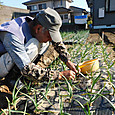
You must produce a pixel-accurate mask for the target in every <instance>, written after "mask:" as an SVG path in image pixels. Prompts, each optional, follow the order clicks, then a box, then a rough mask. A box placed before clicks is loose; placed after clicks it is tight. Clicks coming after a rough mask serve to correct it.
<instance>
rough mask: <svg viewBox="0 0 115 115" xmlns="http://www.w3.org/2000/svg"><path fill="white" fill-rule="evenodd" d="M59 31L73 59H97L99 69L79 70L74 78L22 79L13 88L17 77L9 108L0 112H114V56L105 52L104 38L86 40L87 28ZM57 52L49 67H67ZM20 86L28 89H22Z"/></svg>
mask: <svg viewBox="0 0 115 115" xmlns="http://www.w3.org/2000/svg"><path fill="white" fill-rule="evenodd" d="M61 35H62V37H63V41H64V44H65V45H66V47H67V50H68V52H69V53H70V55H71V61H72V62H74V63H76V64H78V65H79V64H81V63H83V62H84V61H88V60H92V59H98V61H99V69H98V70H96V71H95V72H90V73H88V72H87V74H82V73H81V72H79V75H76V78H75V80H74V81H73V80H67V79H65V81H58V80H56V81H52V80H49V81H41V82H39V83H31V82H30V83H29V84H27V83H26V82H24V83H25V85H22V87H20V88H18V89H16V87H17V85H18V81H17V83H16V84H15V87H14V90H13V93H12V100H9V99H8V98H7V101H8V108H6V109H2V111H1V114H3V115H4V114H5V115H7V114H9V115H26V114H30V115H37V114H39V115H59V114H60V115H115V59H114V58H110V55H111V52H109V53H108V51H107V48H108V47H107V46H106V45H105V43H104V41H103V39H101V40H100V41H99V42H98V43H97V42H96V41H95V42H93V43H90V42H88V41H87V38H88V36H89V31H88V30H84V31H78V32H77V33H75V32H62V33H61ZM55 55H56V54H55ZM56 56H57V59H56V60H54V61H53V62H52V63H51V62H50V63H51V65H50V66H49V67H50V68H52V69H53V70H59V71H63V70H67V69H68V68H67V67H66V65H65V64H64V63H63V62H62V61H60V60H59V59H58V55H56ZM46 60H47V59H46ZM46 63H47V62H46ZM63 77H64V76H63ZM64 78H65V77H64ZM18 80H19V79H18ZM23 89H26V90H27V92H26V93H25V92H23Z"/></svg>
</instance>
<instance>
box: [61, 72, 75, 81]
mask: <svg viewBox="0 0 115 115" xmlns="http://www.w3.org/2000/svg"><path fill="white" fill-rule="evenodd" d="M75 75H76V73H75V72H74V71H72V70H65V71H62V72H60V73H59V80H64V77H65V78H66V79H68V80H70V79H72V80H74V79H75Z"/></svg>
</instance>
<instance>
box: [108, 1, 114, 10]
mask: <svg viewBox="0 0 115 115" xmlns="http://www.w3.org/2000/svg"><path fill="white" fill-rule="evenodd" d="M112 11H115V0H106V12H112Z"/></svg>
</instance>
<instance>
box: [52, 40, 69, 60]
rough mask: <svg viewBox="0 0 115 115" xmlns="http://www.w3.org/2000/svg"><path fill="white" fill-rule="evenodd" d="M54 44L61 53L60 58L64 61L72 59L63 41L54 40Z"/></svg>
mask: <svg viewBox="0 0 115 115" xmlns="http://www.w3.org/2000/svg"><path fill="white" fill-rule="evenodd" d="M52 45H53V46H54V49H55V50H56V51H57V52H58V53H59V58H60V59H61V60H62V61H63V62H67V61H68V60H70V54H69V53H68V52H67V49H66V47H65V45H64V43H63V42H57V43H56V42H52Z"/></svg>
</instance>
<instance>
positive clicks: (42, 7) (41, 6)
mask: <svg viewBox="0 0 115 115" xmlns="http://www.w3.org/2000/svg"><path fill="white" fill-rule="evenodd" d="M38 7H39V10H42V9H46V3H45V4H39V5H38Z"/></svg>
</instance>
